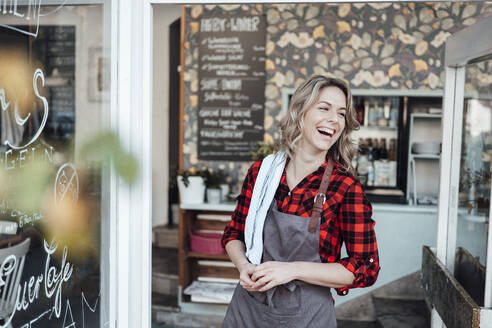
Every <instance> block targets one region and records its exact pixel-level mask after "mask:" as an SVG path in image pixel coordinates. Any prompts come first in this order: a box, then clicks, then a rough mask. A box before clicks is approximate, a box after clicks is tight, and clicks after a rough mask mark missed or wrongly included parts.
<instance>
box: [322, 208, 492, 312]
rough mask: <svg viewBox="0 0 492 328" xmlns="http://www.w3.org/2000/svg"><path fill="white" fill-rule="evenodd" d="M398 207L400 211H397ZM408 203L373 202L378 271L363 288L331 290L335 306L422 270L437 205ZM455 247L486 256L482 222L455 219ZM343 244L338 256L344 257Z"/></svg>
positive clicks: (433, 239)
mask: <svg viewBox="0 0 492 328" xmlns="http://www.w3.org/2000/svg"><path fill="white" fill-rule="evenodd" d="M398 207H401V210H398ZM411 208H412V207H410V206H406V205H405V206H403V205H401V206H399V205H384V204H373V219H374V220H375V221H376V225H375V226H374V230H375V232H376V239H377V242H378V250H379V263H380V267H381V270H380V271H379V276H378V279H377V281H376V283H375V284H374V285H372V286H371V287H366V288H354V289H351V290H350V291H349V293H348V294H347V295H345V296H338V295H337V294H336V291H334V290H333V291H332V295H333V296H334V298H335V306H338V305H341V304H343V303H345V302H347V301H350V300H352V299H354V298H356V297H358V296H361V295H363V294H366V293H369V292H371V291H373V290H374V289H377V288H379V287H382V286H384V285H386V284H389V283H390V282H392V281H395V280H397V279H400V278H402V277H404V276H407V275H409V274H411V273H413V272H415V271H418V270H420V269H422V247H423V246H424V245H426V246H430V247H436V236H437V208H436V207H431V206H428V207H426V208H428V210H423V207H422V206H419V207H418V208H419V210H418V212H417V211H412V210H411ZM458 223H459V226H458V235H457V247H459V246H461V247H464V248H466V249H467V250H468V251H469V252H470V253H471V254H472V255H474V256H480V261H481V262H482V264H484V263H483V262H484V261H483V260H484V257H485V255H486V249H485V247H486V241H485V240H486V238H487V237H486V228H485V225H484V224H483V223H479V222H472V221H470V220H466V219H465V218H464V216H459V219H458ZM345 256H346V252H345V247H343V248H342V255H341V257H342V258H343V257H345Z"/></svg>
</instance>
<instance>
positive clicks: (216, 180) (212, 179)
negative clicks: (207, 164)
mask: <svg viewBox="0 0 492 328" xmlns="http://www.w3.org/2000/svg"><path fill="white" fill-rule="evenodd" d="M205 171H206V173H205V185H206V186H207V188H220V185H221V184H223V183H225V182H226V174H225V172H224V170H218V171H217V172H214V171H212V170H205Z"/></svg>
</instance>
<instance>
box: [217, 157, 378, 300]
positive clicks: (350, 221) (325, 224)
mask: <svg viewBox="0 0 492 328" xmlns="http://www.w3.org/2000/svg"><path fill="white" fill-rule="evenodd" d="M334 164H335V165H334V168H333V173H332V176H331V178H330V183H329V186H328V190H327V192H326V202H325V204H324V205H323V213H322V215H321V222H320V236H319V237H320V238H319V255H320V258H321V261H322V262H325V263H326V262H329V263H333V262H337V263H340V264H342V265H343V266H344V267H345V268H347V270H349V271H350V272H352V273H353V274H354V276H355V280H354V282H353V283H352V284H351V285H350V286H345V287H342V288H336V289H335V290H336V291H337V293H338V295H346V294H347V293H348V290H349V289H350V288H356V287H368V286H371V285H372V284H374V282H375V281H376V279H377V276H378V273H379V269H380V267H379V256H378V247H377V243H376V236H375V233H374V225H375V222H374V220H372V218H371V216H372V206H371V203H370V202H369V201H368V199H367V198H366V196H365V194H364V192H363V190H362V186H361V184H360V182H359V181H358V180H357V179H356V178H354V177H353V176H352V175H351V174H350V173H348V172H347V171H345V170H344V169H343V167H342V166H341V165H340V164H339V163H337V162H335V163H334ZM326 165H327V162H325V163H323V164H322V165H321V166H320V167H319V168H318V169H317V170H316V171H315V172H313V173H311V174H310V175H308V176H307V177H305V178H304V179H303V180H302V181H301V182H299V184H298V185H297V186H296V187H295V188H294V189H293V190H292V191H291V192H290V195H289V187H288V185H287V180H286V175H285V170H284V172H283V174H282V178H281V179H280V185H279V187H278V189H277V191H276V193H275V200H276V201H277V208H278V210H279V211H281V212H283V213H287V214H293V215H297V216H301V217H305V218H309V217H310V216H311V212H312V209H313V204H314V196H315V195H316V194H317V193H318V190H319V186H320V184H321V179H322V177H323V173H324V171H325V168H326ZM260 166H261V160H260V161H257V162H255V163H254V164H253V165H252V166H251V167H250V169H249V170H248V174H247V175H246V178H245V180H244V183H243V187H242V190H241V194H240V195H239V196H238V197H237V205H236V209H235V211H234V214H233V215H232V218H231V222H230V224H229V225H228V226H227V227H226V228H225V230H224V236H223V237H222V247H224V248H225V245H226V244H227V243H228V242H229V241H231V240H234V239H238V240H241V241H243V242H244V226H245V224H244V223H245V220H246V216H247V215H248V208H249V205H250V202H251V196H252V194H253V187H254V183H255V181H256V176H257V175H258V172H259V170H260ZM343 242H345V246H346V249H347V255H348V257H345V258H343V259H340V249H341V247H342V243H343Z"/></svg>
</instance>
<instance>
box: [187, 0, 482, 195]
mask: <svg viewBox="0 0 492 328" xmlns="http://www.w3.org/2000/svg"><path fill="white" fill-rule="evenodd" d="M204 12H213V13H215V14H217V15H220V13H221V12H229V13H234V14H237V15H241V14H243V15H244V14H246V13H248V14H264V15H266V17H267V43H266V55H267V60H266V73H267V74H266V89H265V96H266V103H265V141H273V140H274V138H277V137H278V132H277V129H276V125H277V123H278V122H279V121H280V119H281V117H280V111H281V107H282V99H281V90H282V88H295V87H296V86H298V85H299V84H300V83H302V81H303V80H304V79H306V78H307V77H309V76H310V75H312V74H315V73H323V74H332V75H334V76H336V77H341V78H344V79H346V80H348V81H350V84H351V86H352V88H359V89H413V90H417V89H419V90H436V89H442V88H443V81H444V68H443V60H444V46H443V45H444V41H445V40H446V39H447V37H449V36H450V35H451V34H453V33H455V32H457V31H459V30H461V29H463V28H465V27H467V26H469V25H473V24H474V23H476V22H477V21H478V20H480V19H482V18H484V17H486V16H490V15H492V2H468V3H456V2H455V3H449V2H439V3H422V2H420V3H369V4H365V3H354V4H349V3H343V4H258V5H194V6H189V7H187V8H186V31H185V33H186V34H185V45H184V46H185V67H184V79H185V88H184V97H185V108H184V120H183V124H184V126H183V128H184V144H183V154H184V161H183V163H184V167H185V168H188V167H190V166H207V167H211V168H214V169H218V168H221V169H225V170H227V172H228V173H229V177H228V179H229V182H230V183H231V184H232V186H233V191H235V192H239V190H240V186H241V183H242V179H243V178H244V176H245V174H246V171H247V169H248V168H249V166H250V165H251V163H249V162H220V161H200V160H198V158H197V144H196V139H197V135H196V133H197V119H196V113H197V110H196V109H197V105H198V91H199V90H198V73H197V72H198V44H197V40H198V30H199V18H200V16H201V15H202V14H203V13H204ZM484 65H488V64H484ZM480 69H483V71H485V72H489V73H490V72H492V67H485V66H484V67H482V68H480ZM472 75H473V76H472V80H471V81H470V84H469V85H468V89H470V88H472V85H478V86H484V87H487V86H490V85H491V84H492V76H491V75H489V74H485V73H480V72H474V73H473V74H472ZM472 82H473V83H472Z"/></svg>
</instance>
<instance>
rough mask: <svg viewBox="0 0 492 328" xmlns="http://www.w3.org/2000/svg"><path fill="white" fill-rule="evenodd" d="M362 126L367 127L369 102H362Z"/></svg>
mask: <svg viewBox="0 0 492 328" xmlns="http://www.w3.org/2000/svg"><path fill="white" fill-rule="evenodd" d="M362 125H369V101H368V100H364V122H363V124H362Z"/></svg>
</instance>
